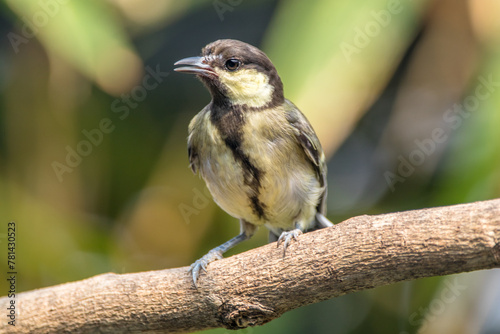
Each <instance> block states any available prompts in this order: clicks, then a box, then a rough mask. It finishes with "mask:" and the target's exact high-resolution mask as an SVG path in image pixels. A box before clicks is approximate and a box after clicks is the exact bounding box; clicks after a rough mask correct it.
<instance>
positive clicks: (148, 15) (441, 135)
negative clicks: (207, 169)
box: [0, 0, 500, 334]
mask: <svg viewBox="0 0 500 334" xmlns="http://www.w3.org/2000/svg"><path fill="white" fill-rule="evenodd" d="M0 13H1V15H0V36H1V37H2V38H1V39H0V222H1V226H3V227H2V230H0V244H3V245H4V248H6V246H5V242H6V232H7V223H8V222H9V221H15V222H16V224H17V228H18V232H17V265H18V268H17V270H18V272H19V275H18V290H19V291H26V290H30V289H35V288H39V287H45V286H50V285H54V284H59V283H63V282H67V281H74V280H79V279H83V278H87V277H90V276H92V275H97V274H100V273H105V272H109V271H112V272H116V273H129V272H137V271H144V270H155V269H164V268H171V267H179V266H187V265H189V264H190V263H192V262H193V261H194V260H196V259H197V258H199V257H200V256H201V255H203V254H204V253H205V252H206V251H208V250H209V249H211V248H212V247H214V246H216V245H219V244H220V243H222V242H224V241H226V240H228V239H229V238H230V237H232V236H234V235H236V234H237V233H238V224H237V223H236V221H235V219H233V218H231V217H229V216H228V215H227V214H225V213H224V212H223V211H222V210H221V209H219V208H218V207H216V206H215V205H214V203H213V201H212V199H211V197H210V196H209V195H208V194H207V191H206V189H205V186H204V184H203V181H202V180H201V179H200V178H199V177H197V176H193V174H192V173H191V171H190V170H189V168H188V159H187V153H186V136H187V126H188V123H189V120H190V119H191V118H192V117H193V116H194V115H195V114H196V113H197V112H198V111H199V110H201V108H202V107H203V106H205V105H206V104H207V103H208V101H209V98H210V97H209V94H208V92H207V91H206V90H205V89H204V87H203V86H202V85H201V84H200V83H199V82H197V80H195V78H194V77H192V76H187V75H182V74H178V73H175V72H173V71H172V69H173V63H174V62H175V61H176V60H178V59H181V58H184V57H187V56H195V55H198V54H199V52H200V49H201V47H203V46H204V45H205V44H207V43H209V42H211V41H214V40H216V39H219V38H235V39H240V40H243V41H246V42H249V43H251V44H254V45H256V46H259V47H260V48H262V49H263V50H264V51H265V52H266V53H267V54H268V55H269V57H270V58H271V60H272V61H273V62H274V64H275V65H276V67H277V69H278V71H279V73H280V75H281V77H282V80H283V82H284V86H285V94H286V96H287V97H288V98H289V99H291V100H292V101H294V102H295V104H297V105H298V106H299V108H300V109H301V110H302V111H303V112H304V113H305V114H306V115H307V117H308V118H309V120H310V121H311V123H312V124H313V126H314V128H315V129H316V131H317V133H318V136H319V137H320V140H321V142H322V143H323V147H324V149H325V151H326V153H327V156H328V160H329V162H328V167H329V175H328V181H329V199H328V216H329V218H330V219H331V220H332V221H334V222H340V221H342V220H343V219H346V218H348V217H351V216H354V215H360V214H377V213H385V212H393V211H399V210H408V209H417V208H424V207H432V206H439V205H448V204H456V203H464V202H471V201H476V200H486V199H491V198H497V197H500V130H499V128H500V110H499V108H500V20H499V19H498V18H499V14H500V2H498V1H497V0H434V1H432V0H419V1H416V0H413V1H411V0H370V1H368V0H353V1H340V0H336V1H332V0H316V1H299V0H294V1H265V0H255V1H245V0H208V1H194V0H192V1H173V0H171V1H167V0H160V1H159V0H106V1H102V0H86V1H69V0H1V1H0ZM436 233H439V229H438V228H437V229H436ZM266 235H267V233H266V231H264V230H261V231H259V232H258V233H257V235H256V236H255V237H254V238H253V239H252V240H250V241H248V242H246V243H244V244H242V245H240V246H238V247H236V249H234V250H232V251H231V252H230V253H229V254H228V256H230V255H231V254H235V253H239V252H242V251H244V250H246V249H250V248H254V247H258V246H260V245H262V244H264V243H266V242H267V236H266ZM3 252H5V253H6V250H5V249H4V250H3ZM0 263H1V264H0V267H1V268H2V272H4V273H6V272H7V268H6V267H5V265H6V261H0ZM395 270H397V268H396V269H395ZM0 282H1V283H0V288H1V290H0V295H5V294H6V292H7V288H6V285H5V283H6V281H5V280H4V279H2V280H0ZM4 320H5V319H4ZM4 320H2V321H4ZM19 321H21V322H22V319H19ZM223 332H224V330H213V331H210V333H223ZM242 332H244V333H305V332H307V333H384V334H385V333H399V334H405V333H417V332H420V333H458V334H459V333H482V334H492V333H500V272H499V271H498V270H491V271H483V272H475V273H469V274H461V275H455V276H451V277H437V278H429V279H421V280H417V281H413V282H406V283H401V284H396V285H393V286H387V287H381V288H377V289H373V290H370V291H365V292H361V293H355V294H351V295H347V296H343V297H340V298H336V299H333V300H330V301H326V302H323V303H319V304H316V305H311V306H308V307H303V308H300V309H297V310H294V311H292V312H289V313H287V314H285V315H284V316H283V317H281V318H280V319H277V320H275V321H273V322H271V323H269V324H267V325H265V326H262V327H258V328H248V329H245V330H242Z"/></svg>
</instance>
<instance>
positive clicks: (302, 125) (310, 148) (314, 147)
mask: <svg viewBox="0 0 500 334" xmlns="http://www.w3.org/2000/svg"><path fill="white" fill-rule="evenodd" d="M285 112H286V119H287V120H288V122H289V123H290V125H291V126H292V127H293V129H294V132H295V138H296V139H297V142H298V143H299V144H300V146H301V147H302V149H303V150H304V152H305V154H306V156H307V157H308V159H309V160H310V162H311V164H312V166H313V168H314V170H315V171H316V175H317V177H318V181H319V183H320V185H321V186H322V187H324V191H323V194H322V196H321V199H320V201H319V203H318V206H317V210H318V212H319V213H321V214H325V211H326V195H327V184H326V162H325V154H324V153H323V148H322V147H321V143H320V142H319V139H318V137H317V136H316V133H315V132H314V129H313V128H312V126H311V124H310V123H309V121H308V120H307V118H306V117H305V116H304V115H303V114H302V113H301V112H300V110H299V109H298V108H297V107H296V106H295V105H294V104H293V103H292V102H290V101H288V100H286V102H285Z"/></svg>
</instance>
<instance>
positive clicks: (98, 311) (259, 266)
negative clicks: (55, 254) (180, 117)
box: [0, 199, 500, 333]
mask: <svg viewBox="0 0 500 334" xmlns="http://www.w3.org/2000/svg"><path fill="white" fill-rule="evenodd" d="M282 255H283V252H282V249H281V248H276V243H272V244H269V245H266V246H263V247H260V248H257V249H253V250H250V251H248V252H245V253H242V254H238V255H235V256H232V257H230V258H227V259H224V260H220V261H216V262H214V263H212V264H210V265H209V267H208V274H204V273H203V274H202V275H201V276H200V279H199V281H198V290H196V289H195V288H194V287H193V284H192V282H191V278H190V276H189V275H188V267H183V268H176V269H169V270H161V271H151V272H142V273H136V274H123V275H117V274H111V273H110V274H103V275H99V276H95V277H92V278H89V279H85V280H82V281H78V282H72V283H66V284H62V285H58V286H53V287H48V288H43V289H39V290H34V291H28V292H23V293H20V294H18V295H17V297H16V305H17V308H18V311H19V312H18V315H17V320H16V326H15V327H13V326H9V325H8V324H7V323H6V320H5V318H6V317H5V316H2V318H3V319H2V321H1V323H0V332H2V333H6V332H8V333H69V332H71V333H96V332H100V333H113V332H120V333H121V332H156V333H166V332H169V333H173V332H189V331H195V330H202V329H208V328H215V327H226V328H230V329H236V328H243V327H246V326H255V325H261V324H264V323H266V322H268V321H270V320H272V319H275V318H277V317H279V316H280V315H282V314H283V313H284V312H287V311H289V310H292V309H295V308H297V307H300V306H303V305H307V304H311V303H316V302H319V301H322V300H326V299H330V298H333V297H336V296H340V295H343V294H346V293H350V292H355V291H360V290H365V289H369V288H373V287H377V286H381V285H386V284H391V283H395V282H399V281H405V280H412V279H416V278H420V277H428V276H436V275H446V274H453V273H460V272H466V271H472V270H480V269H488V268H494V267H499V266H500V200H498V199H497V200H491V201H484V202H476V203H471V204H463V205H455V206H449V207H440V208H431V209H424V210H415V211H407V212H398V213H391V214H384V215H377V216H359V217H355V218H352V219H349V220H347V221H345V222H343V223H340V224H338V225H336V226H334V227H331V228H328V229H323V230H319V231H315V232H310V233H306V234H304V235H301V236H300V237H299V238H298V241H297V242H293V243H292V244H291V245H290V247H289V249H288V251H287V255H286V257H285V258H283V256H282ZM8 303H9V299H8V298H7V297H3V298H0V309H1V310H4V313H5V312H6V308H7V306H8V305H9V304H8Z"/></svg>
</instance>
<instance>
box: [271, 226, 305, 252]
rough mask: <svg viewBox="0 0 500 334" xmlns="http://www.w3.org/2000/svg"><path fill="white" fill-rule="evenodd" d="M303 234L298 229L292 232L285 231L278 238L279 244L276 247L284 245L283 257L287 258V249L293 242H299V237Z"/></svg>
mask: <svg viewBox="0 0 500 334" xmlns="http://www.w3.org/2000/svg"><path fill="white" fill-rule="evenodd" d="M301 234H302V231H301V230H299V229H298V228H296V229H295V230H291V231H283V232H282V233H281V235H280V237H279V238H278V243H277V245H276V247H279V245H280V244H281V243H283V257H285V254H286V249H287V248H288V245H290V242H291V241H292V239H293V240H297V237H298V236H299V235H301Z"/></svg>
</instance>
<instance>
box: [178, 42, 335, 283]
mask: <svg viewBox="0 0 500 334" xmlns="http://www.w3.org/2000/svg"><path fill="white" fill-rule="evenodd" d="M174 65H175V66H178V65H182V67H178V68H176V69H175V71H177V72H185V73H192V74H196V76H197V77H198V78H199V79H200V80H201V81H202V82H203V83H204V84H205V86H206V87H207V88H208V90H209V91H210V94H211V96H212V100H211V101H210V103H209V104H208V105H207V106H206V107H205V108H203V110H201V111H200V112H199V113H198V114H197V115H196V116H195V117H194V118H193V119H192V120H191V123H190V124H189V137H188V155H189V162H190V167H191V169H192V170H193V172H194V173H197V172H199V173H200V175H201V176H202V177H203V179H204V180H205V183H206V185H207V187H208V189H209V191H210V193H211V194H212V196H213V198H214V200H215V202H216V203H217V204H218V205H219V206H220V207H221V208H222V209H223V210H224V211H226V212H227V213H229V214H230V215H231V216H233V217H235V218H238V219H239V221H240V234H239V235H237V236H236V237H234V238H232V239H231V240H229V241H227V242H225V243H223V244H222V245H220V246H218V247H216V248H214V249H212V250H211V251H209V252H208V253H207V254H206V255H205V256H203V257H202V258H200V259H199V260H197V261H196V262H194V263H193V264H192V265H191V274H192V278H193V282H194V285H195V286H196V281H197V279H198V276H199V274H200V270H201V269H203V270H204V271H206V267H207V265H208V264H209V263H210V262H213V261H214V260H217V259H221V258H222V254H223V253H224V252H226V251H227V250H228V249H230V248H232V247H234V246H235V245H237V244H239V243H240V242H242V241H244V240H246V239H248V238H250V237H251V236H252V235H253V234H254V232H255V230H256V229H257V227H258V226H262V225H264V226H266V227H267V228H268V229H269V241H270V242H271V241H276V240H278V246H279V245H280V243H283V256H285V251H286V248H287V247H288V245H289V244H290V242H291V240H292V239H297V237H298V236H299V235H300V234H302V232H304V231H306V230H309V229H317V228H322V227H327V226H332V223H331V222H330V221H329V220H328V219H327V218H326V217H325V216H324V215H325V204H326V194H327V186H326V164H325V156H324V153H323V149H322V148H321V144H320V142H319V140H318V138H317V136H316V134H315V133H314V130H313V128H312V127H311V125H310V124H309V122H308V121H307V119H306V117H305V116H304V115H303V114H302V113H301V112H300V110H299V109H298V108H297V107H296V106H295V105H294V104H293V103H292V102H290V101H288V100H287V99H285V98H284V96H283V84H282V82H281V79H280V77H279V75H278V72H277V71H276V68H275V67H274V65H273V64H272V63H271V61H270V60H269V58H268V57H267V56H266V54H265V53H264V52H262V51H261V50H259V49H258V48H256V47H254V46H252V45H249V44H247V43H243V42H241V41H237V40H231V39H222V40H218V41H215V42H213V43H210V44H208V45H207V46H205V47H204V48H203V50H202V53H201V56H199V57H190V58H185V59H182V60H179V61H178V62H176V63H175V64H174Z"/></svg>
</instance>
